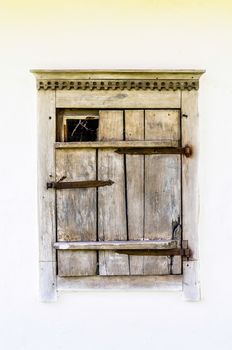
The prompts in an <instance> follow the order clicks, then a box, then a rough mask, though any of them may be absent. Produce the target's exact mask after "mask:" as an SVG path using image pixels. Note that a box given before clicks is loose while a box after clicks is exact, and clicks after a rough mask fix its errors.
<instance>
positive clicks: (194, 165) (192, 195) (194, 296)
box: [181, 90, 200, 300]
mask: <svg viewBox="0 0 232 350" xmlns="http://www.w3.org/2000/svg"><path fill="white" fill-rule="evenodd" d="M181 101H182V102H181V103H182V144H183V145H186V144H188V145H190V146H191V147H192V149H193V154H192V156H191V157H190V158H186V157H184V158H183V161H182V186H183V239H185V240H188V244H189V247H190V249H191V253H192V257H191V260H193V261H191V262H190V261H184V262H183V274H184V277H183V278H184V281H187V282H186V283H185V282H184V284H183V291H184V296H185V298H187V299H188V300H190V299H191V300H199V298H200V284H199V281H198V260H199V252H198V222H199V220H198V215H199V194H198V158H199V143H198V124H199V118H198V91H195V90H194V91H193V90H192V91H183V92H182V100H181Z"/></svg>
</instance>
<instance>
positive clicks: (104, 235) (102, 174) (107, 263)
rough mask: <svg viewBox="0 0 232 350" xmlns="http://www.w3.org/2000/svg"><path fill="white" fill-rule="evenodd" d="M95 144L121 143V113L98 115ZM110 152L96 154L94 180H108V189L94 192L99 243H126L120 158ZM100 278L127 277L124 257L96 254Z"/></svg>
mask: <svg viewBox="0 0 232 350" xmlns="http://www.w3.org/2000/svg"><path fill="white" fill-rule="evenodd" d="M99 115H100V118H99V140H100V141H103V140H107V141H108V140H123V111H107V110H106V111H100V114H99ZM114 151H115V150H114V149H113V150H112V149H104V150H103V149H100V150H99V151H98V179H99V180H108V179H110V180H112V181H114V184H113V185H112V186H106V187H102V188H99V189H98V237H99V240H102V241H107V240H126V239H127V224H126V201H125V172H124V156H123V155H120V154H117V153H115V152H114ZM99 274H100V275H128V274H129V263H128V256H127V255H121V254H117V253H113V252H110V251H105V252H104V251H103V252H99Z"/></svg>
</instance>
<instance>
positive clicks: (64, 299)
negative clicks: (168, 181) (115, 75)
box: [0, 0, 232, 350]
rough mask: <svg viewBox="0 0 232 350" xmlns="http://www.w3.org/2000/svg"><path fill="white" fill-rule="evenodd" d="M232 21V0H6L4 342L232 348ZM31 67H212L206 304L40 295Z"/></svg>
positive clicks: (204, 147)
mask: <svg viewBox="0 0 232 350" xmlns="http://www.w3.org/2000/svg"><path fill="white" fill-rule="evenodd" d="M231 18H232V3H231V1H226V0H221V1H219V0H215V1H209V0H205V1H200V0H195V1H193V0H192V1H191V0H190V1H184V0H172V1H169V0H164V1H161V0H140V1H139V0H118V1H109V0H108V1H106V0H98V1H91V0H85V1H80V0H75V1H74V0H69V1H64V0H56V1H55V0H46V1H45V0H40V1H36V0H35V1H29V0H22V1H17V0H9V1H5V2H2V3H1V5H0V50H1V53H0V60H1V80H0V90H1V91H0V99H1V113H0V116H1V137H0V142H1V147H0V152H1V158H0V159H1V171H0V184H1V195H0V208H1V210H0V213H1V218H0V227H1V250H0V260H1V263H0V294H1V297H0V304H1V305H0V310H1V312H0V347H1V349H3V350H15V349H17V350H31V349H33V350H41V349H43V350H58V349H60V350H66V349H77V348H78V349H84V350H90V349H91V350H92V349H95V350H100V349H110V350H116V349H122V350H124V349H127V350H128V349H133V350H138V349H141V348H146V349H148V350H150V349H152V350H153V349H165V350H166V349H179V348H180V347H187V348H188V350H193V349H200V350H201V349H206V348H207V349H212V350H217V349H220V350H230V349H232V337H231V323H232V298H231V295H232V274H231V245H232V201H231V198H232V185H231V183H232V146H231V139H232V136H231V135H232V112H231V110H232V109H231V97H232V85H231V81H232V68H231V62H232V46H231V37H232V21H231ZM32 68H40V69H71V68H76V69H96V68H100V69H123V68H124V69H206V74H204V75H203V76H202V78H201V81H200V90H199V113H200V147H201V154H200V217H199V220H200V235H199V236H200V257H201V273H200V278H201V287H202V299H201V301H200V302H195V303H194V302H186V301H183V299H182V297H181V294H180V293H179V292H172V293H171V292H170V293H168V292H166V293H163V292H154V291H153V292H152V291H151V292H123V291H121V292H117V293H116V292H110V291H106V292H98V293H97V292H96V291H95V292H87V293H86V292H80V293H65V294H61V295H60V296H59V298H58V301H57V302H56V303H41V302H40V301H39V298H38V232H37V200H36V181H37V180H36V177H37V168H36V162H37V154H36V134H37V125H36V88H35V79H34V77H33V76H32V74H30V73H29V70H30V69H32Z"/></svg>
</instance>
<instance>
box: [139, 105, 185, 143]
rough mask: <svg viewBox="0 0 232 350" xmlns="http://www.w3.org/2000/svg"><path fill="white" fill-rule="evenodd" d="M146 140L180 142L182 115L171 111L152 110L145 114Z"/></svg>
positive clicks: (176, 111)
mask: <svg viewBox="0 0 232 350" xmlns="http://www.w3.org/2000/svg"><path fill="white" fill-rule="evenodd" d="M145 135H146V138H145V140H155V141H160V143H161V145H162V141H170V146H172V145H173V142H174V141H176V144H177V145H178V144H179V141H180V113H179V111H178V110H171V109H163V110H162V109H159V110H156V109H150V110H146V112H145Z"/></svg>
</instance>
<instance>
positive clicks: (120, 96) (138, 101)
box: [56, 90, 180, 109]
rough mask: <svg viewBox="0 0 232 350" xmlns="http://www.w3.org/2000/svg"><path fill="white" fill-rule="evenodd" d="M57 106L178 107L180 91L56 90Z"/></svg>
mask: <svg viewBox="0 0 232 350" xmlns="http://www.w3.org/2000/svg"><path fill="white" fill-rule="evenodd" d="M56 96H57V97H56V100H57V107H58V108H97V109H98V108H99V109H101V108H112V109H113V108H120V109H124V108H135V109H136V108H167V106H168V108H180V91H179V90H177V91H149V90H147V91H143V90H130V91H128V90H122V91H120V90H107V91H104V90H92V91H88V90H57V91H56Z"/></svg>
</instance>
